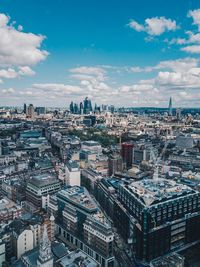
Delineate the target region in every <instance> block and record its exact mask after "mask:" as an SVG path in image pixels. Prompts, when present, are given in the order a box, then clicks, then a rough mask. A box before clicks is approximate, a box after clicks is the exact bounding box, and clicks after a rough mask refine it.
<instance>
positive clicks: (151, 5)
mask: <svg viewBox="0 0 200 267" xmlns="http://www.w3.org/2000/svg"><path fill="white" fill-rule="evenodd" d="M86 96H88V97H89V98H91V100H92V103H93V104H94V103H97V104H98V105H101V104H113V105H115V106H116V107H122V106H124V107H145V106H146V107H152V106H154V107H167V106H168V103H169V98H170V97H172V101H173V106H174V107H198V108H199V107H200V2H199V0H176V1H174V0H173V1H172V0H167V1H166V0H140V1H136V0H39V1H36V0H0V106H3V105H7V106H22V105H23V103H27V104H30V103H32V104H34V105H35V106H49V107H50V106H51V107H68V106H69V103H70V102H71V101H73V102H80V101H82V100H83V99H84V98H85V97H86Z"/></svg>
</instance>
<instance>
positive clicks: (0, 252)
mask: <svg viewBox="0 0 200 267" xmlns="http://www.w3.org/2000/svg"><path fill="white" fill-rule="evenodd" d="M4 261H5V243H4V242H2V240H1V239H0V266H3V262H4Z"/></svg>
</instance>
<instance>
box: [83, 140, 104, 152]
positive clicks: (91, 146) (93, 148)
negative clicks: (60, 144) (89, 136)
mask: <svg viewBox="0 0 200 267" xmlns="http://www.w3.org/2000/svg"><path fill="white" fill-rule="evenodd" d="M81 148H82V150H85V151H90V152H91V153H95V154H101V153H102V147H101V145H100V144H99V143H98V142H96V141H84V142H82V144H81Z"/></svg>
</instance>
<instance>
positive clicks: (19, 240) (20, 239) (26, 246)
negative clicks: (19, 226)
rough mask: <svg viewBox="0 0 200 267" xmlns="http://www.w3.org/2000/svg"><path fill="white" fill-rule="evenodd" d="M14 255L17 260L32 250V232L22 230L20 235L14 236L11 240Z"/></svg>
mask: <svg viewBox="0 0 200 267" xmlns="http://www.w3.org/2000/svg"><path fill="white" fill-rule="evenodd" d="M13 245H14V250H15V255H16V257H17V259H19V258H20V257H21V256H22V255H23V254H24V253H25V252H27V251H29V250H32V249H33V232H32V230H28V229H26V230H24V231H22V232H21V233H19V234H18V233H15V234H14V240H13Z"/></svg>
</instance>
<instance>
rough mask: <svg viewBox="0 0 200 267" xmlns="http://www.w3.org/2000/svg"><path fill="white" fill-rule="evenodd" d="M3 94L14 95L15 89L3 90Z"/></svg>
mask: <svg viewBox="0 0 200 267" xmlns="http://www.w3.org/2000/svg"><path fill="white" fill-rule="evenodd" d="M2 93H3V94H14V93H15V89H13V88H8V89H3V90H2Z"/></svg>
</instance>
